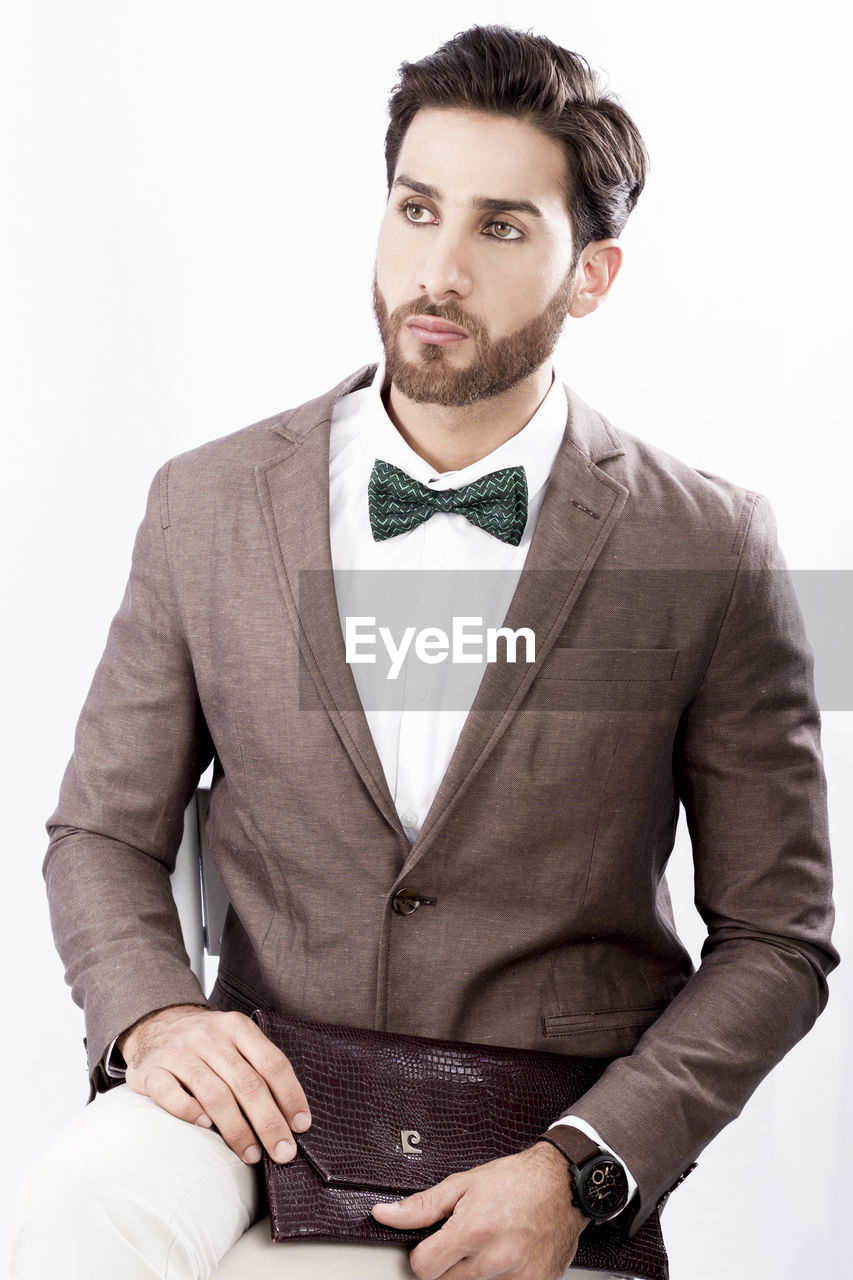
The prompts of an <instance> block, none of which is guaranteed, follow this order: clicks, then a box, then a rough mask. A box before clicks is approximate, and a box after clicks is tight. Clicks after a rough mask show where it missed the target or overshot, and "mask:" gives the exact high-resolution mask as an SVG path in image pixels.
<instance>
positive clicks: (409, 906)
mask: <svg viewBox="0 0 853 1280" xmlns="http://www.w3.org/2000/svg"><path fill="white" fill-rule="evenodd" d="M420 905H421V900H420V898H419V897H418V895H417V892H416V891H415V890H414V889H411V888H405V889H398V890H397V892H396V893H395V894H394V897H393V898H392V899H391V906H392V907H393V908H394V910H395V911H396V912H397V915H398V916H410V915H411V914H412V912H413V911H417V909H418V907H419V906H420Z"/></svg>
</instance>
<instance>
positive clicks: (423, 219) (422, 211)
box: [403, 200, 432, 226]
mask: <svg viewBox="0 0 853 1280" xmlns="http://www.w3.org/2000/svg"><path fill="white" fill-rule="evenodd" d="M403 213H404V214H405V215H406V218H407V220H408V221H409V222H414V223H415V225H416V226H423V225H424V224H425V223H427V222H429V221H430V219H431V218H432V213H431V212H430V210H429V209H427V208H425V207H424V205H422V204H415V202H414V201H413V200H407V201H406V203H405V204H404V205H403Z"/></svg>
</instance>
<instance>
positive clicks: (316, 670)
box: [256, 366, 409, 850]
mask: <svg viewBox="0 0 853 1280" xmlns="http://www.w3.org/2000/svg"><path fill="white" fill-rule="evenodd" d="M374 371H375V366H365V367H364V368H363V369H360V370H359V371H358V373H356V374H354V375H353V376H352V377H350V378H347V379H346V380H345V381H344V382H342V383H340V384H339V385H338V386H337V387H335V388H334V389H333V390H332V391H330V392H328V393H327V394H326V395H324V396H320V397H318V398H317V399H316V400H312V401H310V402H309V403H307V404H305V405H302V406H301V407H300V408H299V409H297V410H295V411H294V412H293V413H292V414H283V415H282V417H281V419H280V420H279V421H278V422H277V423H275V424H274V429H275V430H276V431H277V432H278V433H279V434H280V435H282V436H283V437H284V439H285V440H286V441H288V443H289V448H285V450H284V451H283V452H281V453H280V454H278V455H277V456H276V457H275V458H273V459H271V460H270V461H269V462H266V463H264V464H263V465H261V466H259V467H257V468H256V478H257V484H258V493H259V496H260V501H261V506H262V508H263V513H264V520H265V522H266V526H267V532H268V534H269V537H270V541H271V543H272V548H273V553H274V556H275V562H276V569H277V572H278V578H279V584H280V586H281V590H282V593H283V595H284V599H285V603H286V605H287V609H288V612H289V614H290V618H291V621H292V623H293V627H294V630H295V632H296V634H297V636H298V640H299V649H300V653H301V656H302V661H303V663H304V668H303V671H302V672H301V675H300V690H299V696H300V698H301V699H303V700H304V701H306V703H310V702H312V701H313V702H315V705H316V696H317V695H319V699H320V703H321V704H322V706H323V707H324V708H325V710H326V711H327V712H328V714H329V716H330V718H331V720H332V723H333V724H334V726H335V729H336V730H337V732H338V735H339V737H340V739H341V742H342V743H343V746H344V748H345V749H346V751H347V753H348V755H349V757H350V759H351V760H352V762H353V764H354V766H355V768H356V769H357V771H358V773H359V775H360V777H361V779H362V781H363V782H364V784H365V786H366V787H367V789H368V791H369V792H370V794H371V795H372V797H373V799H374V800H375V802H376V804H377V805H378V807H379V809H380V811H381V813H382V814H383V816H384V817H385V819H386V820H387V822H388V823H389V824H390V825H391V826H392V827H393V828H394V830H395V832H397V834H398V835H399V838H400V841H401V848H404V849H405V850H408V848H409V842H408V840H407V839H406V836H405V833H404V832H403V828H402V826H401V824H400V820H399V817H398V815H397V811H396V809H395V808H394V804H393V801H392V799H391V794H390V792H389V790H388V784H387V782H386V780H385V773H384V771H383V769H382V764H381V762H380V760H379V756H378V754H377V751H376V747H375V746H374V743H373V737H372V735H371V733H370V728H369V726H368V724H367V720H366V718H365V715H364V711H363V710H362V707H361V703H360V701H359V696H358V690H357V689H356V685H355V681H354V680H353V676H352V671H351V669H350V667H349V665H348V663H347V661H346V650H345V645H344V637H343V633H342V631H341V622H340V616H339V614H338V603H337V597H336V595H335V587H334V579H333V576H332V556H331V547H330V542H329V429H330V426H331V421H332V410H333V408H334V404H335V401H336V400H337V399H338V398H339V397H340V396H343V395H346V394H347V393H348V392H350V391H355V390H357V389H358V388H359V387H362V386H366V385H367V384H368V383H369V382H370V379H371V378H372V376H373V373H374ZM315 690H316V693H315V692H314V691H315Z"/></svg>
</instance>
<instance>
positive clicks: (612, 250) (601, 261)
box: [569, 240, 622, 318]
mask: <svg viewBox="0 0 853 1280" xmlns="http://www.w3.org/2000/svg"><path fill="white" fill-rule="evenodd" d="M621 266H622V249H621V246H620V245H619V244H617V242H616V241H615V240H592V241H591V242H590V243H589V244H588V245H586V247H585V248H584V249H583V250H582V252H581V256H580V260H579V262H578V266H577V273H576V277H575V287H574V291H573V293H572V301H571V305H570V306H569V315H571V316H575V317H576V318H579V317H580V316H588V315H589V313H590V312H591V311H595V309H596V307H598V306H600V305H601V303H602V302H603V301H604V299H605V298H606V297H607V294H608V293H609V292H610V286H611V285H612V284H613V281H614V280H615V279H616V277H617V275H618V274H619V268H620V267H621Z"/></svg>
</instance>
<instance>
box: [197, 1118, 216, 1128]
mask: <svg viewBox="0 0 853 1280" xmlns="http://www.w3.org/2000/svg"><path fill="white" fill-rule="evenodd" d="M196 1124H198V1125H201V1127H202V1129H212V1128H213V1121H212V1120H211V1118H210V1116H199V1118H198V1119H197V1120H196Z"/></svg>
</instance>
